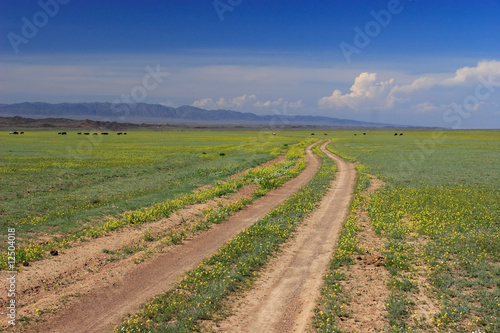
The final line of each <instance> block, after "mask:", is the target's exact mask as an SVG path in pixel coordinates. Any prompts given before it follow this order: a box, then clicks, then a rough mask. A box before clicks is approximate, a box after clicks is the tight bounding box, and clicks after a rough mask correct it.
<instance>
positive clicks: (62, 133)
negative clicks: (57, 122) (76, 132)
mask: <svg viewBox="0 0 500 333" xmlns="http://www.w3.org/2000/svg"><path fill="white" fill-rule="evenodd" d="M57 134H61V135H67V133H66V132H59V133H57Z"/></svg>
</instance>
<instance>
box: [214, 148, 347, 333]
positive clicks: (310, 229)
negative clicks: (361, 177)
mask: <svg viewBox="0 0 500 333" xmlns="http://www.w3.org/2000/svg"><path fill="white" fill-rule="evenodd" d="M327 144H328V142H327V143H324V144H323V145H322V146H321V150H322V151H323V152H324V153H325V154H327V155H328V156H329V157H330V158H332V159H333V160H334V161H335V163H336V164H337V173H336V176H335V180H334V181H333V182H332V186H331V188H330V189H329V190H328V191H327V193H326V194H325V196H324V197H323V199H322V201H321V203H320V206H319V208H318V209H317V210H315V211H314V213H313V214H312V215H311V216H310V217H308V218H307V219H306V220H305V221H304V223H303V224H302V225H301V226H300V227H299V228H298V229H297V233H296V236H295V237H294V238H293V239H292V240H291V241H290V242H289V243H287V244H286V245H285V246H284V247H283V250H282V252H281V253H280V254H279V255H278V256H277V257H276V258H274V259H272V260H271V261H270V262H269V263H268V265H267V268H266V269H265V270H264V271H263V272H262V274H261V277H260V278H259V280H258V281H257V282H256V283H255V286H254V288H253V289H252V290H251V291H249V293H248V294H247V295H246V296H245V297H244V298H243V299H242V300H241V301H240V304H238V305H236V307H237V308H238V309H237V310H236V314H235V315H234V316H232V317H229V318H228V319H227V320H226V321H225V322H222V323H221V324H220V327H219V331H220V332H294V331H295V332H304V331H306V330H307V328H308V325H309V321H310V319H311V318H312V316H313V309H314V307H315V305H316V300H317V299H318V297H319V290H320V287H321V284H322V282H323V280H322V277H323V275H324V274H325V272H326V269H327V267H328V262H329V260H330V257H331V253H332V251H333V248H334V246H335V243H336V242H337V239H338V235H339V233H340V230H341V228H342V223H343V221H344V219H345V218H346V217H347V214H348V209H349V204H350V202H351V200H352V195H353V190H354V184H355V175H356V172H355V169H354V165H353V164H352V163H348V162H346V161H344V160H343V159H341V158H339V157H337V156H336V155H334V154H332V153H330V152H328V151H327V150H326V148H325V146H326V145H327Z"/></svg>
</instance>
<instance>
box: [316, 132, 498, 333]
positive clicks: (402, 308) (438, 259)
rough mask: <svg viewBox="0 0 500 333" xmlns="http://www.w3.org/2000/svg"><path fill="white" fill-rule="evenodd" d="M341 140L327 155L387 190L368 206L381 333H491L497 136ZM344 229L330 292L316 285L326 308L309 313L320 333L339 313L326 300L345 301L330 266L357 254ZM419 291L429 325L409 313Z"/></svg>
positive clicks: (334, 327)
mask: <svg viewBox="0 0 500 333" xmlns="http://www.w3.org/2000/svg"><path fill="white" fill-rule="evenodd" d="M343 134H344V135H341V136H339V137H338V138H336V140H335V141H334V142H333V143H332V144H331V145H330V149H331V150H333V151H335V152H337V153H339V154H340V155H341V156H344V157H346V158H349V159H351V160H355V161H358V162H360V163H361V164H360V165H362V166H363V167H362V168H361V169H362V170H363V172H362V173H361V176H362V177H364V176H363V175H364V174H365V173H369V174H373V175H375V176H377V177H379V178H381V179H383V180H385V181H386V182H387V183H388V184H387V185H386V186H384V187H382V188H381V189H380V190H379V191H377V192H376V193H374V194H373V195H372V196H371V198H370V201H369V207H368V212H369V215H370V219H371V223H372V225H373V227H374V229H375V231H376V233H377V234H378V235H379V236H382V237H384V239H385V246H384V248H383V249H381V251H382V253H383V255H384V257H385V267H386V268H387V269H388V271H389V272H390V274H391V281H390V283H389V284H388V287H389V288H390V298H389V299H388V300H387V306H386V311H387V318H388V321H389V326H388V327H386V329H385V330H384V331H390V332H434V331H437V332H471V331H475V332H498V331H500V177H499V176H500V172H499V170H500V169H499V167H498V166H499V165H500V132H499V131H444V132H438V131H425V132H417V131H415V132H413V131H408V132H405V133H404V135H403V136H399V135H398V136H394V133H392V135H391V133H387V132H372V133H367V135H366V136H359V134H358V135H357V136H353V135H352V134H351V135H349V134H348V133H343ZM349 228H350V230H351V231H352V232H351V233H344V235H343V236H342V237H341V240H340V241H339V244H340V246H339V248H338V249H337V253H336V254H335V255H334V257H333V259H332V270H331V272H330V274H329V275H328V276H327V278H326V279H325V283H326V284H328V283H330V284H332V283H334V284H335V285H334V288H329V287H330V286H328V285H327V286H325V291H326V292H324V293H323V295H326V296H323V297H326V299H328V301H327V302H325V304H326V303H331V304H332V307H331V308H325V307H324V306H320V307H319V308H318V311H320V310H321V315H317V316H316V325H317V327H318V328H321V329H320V331H324V332H340V331H341V330H340V329H339V328H338V321H337V320H336V318H337V317H339V316H347V315H348V314H345V313H340V312H338V311H335V309H337V310H338V302H337V303H336V302H335V301H334V300H335V299H339V300H342V302H348V300H349V297H346V296H345V295H341V290H342V288H341V282H339V281H341V280H342V279H345V276H342V274H340V272H339V271H338V270H337V268H338V267H339V265H340V266H342V265H344V264H347V265H348V264H349V263H350V262H352V254H353V253H356V252H359V253H362V250H361V249H359V248H356V242H357V241H356V239H355V236H354V237H353V235H354V234H355V232H356V230H357V227H356V225H355V223H354V226H350V225H349ZM343 244H350V246H347V247H346V246H343ZM346 252H347V253H348V254H349V253H350V254H351V256H349V255H348V256H347V258H348V259H346ZM339 263H340V264H339ZM332 277H333V280H332ZM423 291H425V293H426V294H427V296H428V297H430V299H432V300H433V302H435V304H436V305H437V307H438V311H437V313H435V314H433V315H432V317H431V318H430V320H424V319H423V318H422V317H421V316H419V315H417V314H416V312H415V311H414V310H415V309H416V308H417V306H418V305H419V304H418V303H419V302H420V301H421V300H419V298H418V296H417V295H418V294H419V292H423ZM335 293H337V294H336V296H335ZM328 296H332V297H328ZM318 313H319V312H318Z"/></svg>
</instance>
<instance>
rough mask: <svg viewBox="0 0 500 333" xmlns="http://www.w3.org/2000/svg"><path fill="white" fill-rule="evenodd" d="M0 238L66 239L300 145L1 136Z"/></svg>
mask: <svg viewBox="0 0 500 333" xmlns="http://www.w3.org/2000/svg"><path fill="white" fill-rule="evenodd" d="M0 136H1V139H0V156H1V158H0V188H1V189H2V190H1V192H0V200H1V206H0V226H1V230H2V232H1V235H2V237H3V236H5V235H6V234H7V233H6V229H7V228H12V227H15V228H16V231H17V233H18V234H17V238H18V239H19V238H20V239H26V238H29V237H31V236H33V235H37V234H38V232H46V233H48V234H51V235H54V234H66V233H71V232H74V231H76V230H79V229H80V228H81V227H82V225H83V224H85V225H86V226H92V225H95V224H98V223H99V222H101V221H102V220H103V216H106V215H116V214H119V213H122V212H124V211H127V210H134V209H138V208H141V207H144V206H148V205H152V204H154V203H156V202H161V201H164V200H166V199H172V198H174V197H175V196H177V195H180V194H185V193H189V192H191V191H192V190H193V189H195V188H196V187H199V186H202V185H207V184H215V182H216V181H217V180H221V179H225V178H226V177H227V176H228V175H230V174H233V173H236V172H238V171H241V170H244V169H246V168H249V167H252V166H255V165H257V164H258V163H261V162H264V161H267V160H269V159H271V158H273V157H276V156H278V155H279V154H280V153H281V149H282V148H284V145H285V144H294V143H296V142H297V141H298V140H297V139H296V138H290V137H289V136H286V137H284V136H279V137H278V136H271V135H270V133H265V132H244V131H241V132H215V131H213V132H212V131H176V132H129V133H128V134H127V135H126V136H125V135H121V136H117V135H115V134H114V133H110V135H109V136H102V135H98V136H93V135H90V136H83V135H77V134H76V132H68V135H67V136H62V135H57V132H55V131H31V132H27V133H26V134H24V135H16V136H14V135H8V132H0Z"/></svg>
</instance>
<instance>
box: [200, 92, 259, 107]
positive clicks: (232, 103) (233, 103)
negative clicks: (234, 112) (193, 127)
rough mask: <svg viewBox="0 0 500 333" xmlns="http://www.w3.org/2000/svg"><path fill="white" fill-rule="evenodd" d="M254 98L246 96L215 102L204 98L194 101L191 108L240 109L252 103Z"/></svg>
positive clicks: (221, 99)
mask: <svg viewBox="0 0 500 333" xmlns="http://www.w3.org/2000/svg"><path fill="white" fill-rule="evenodd" d="M256 98H257V97H256V96H255V95H246V94H244V95H242V96H239V97H235V98H233V99H225V98H223V97H221V98H219V99H218V100H217V101H214V100H213V99H212V98H204V99H200V100H197V101H195V102H194V103H193V106H196V107H198V108H202V109H207V110H215V109H227V108H235V109H241V108H242V107H243V106H244V105H246V104H250V103H252V102H253V101H254V100H255V99H256Z"/></svg>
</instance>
